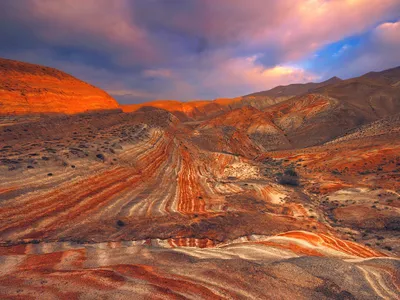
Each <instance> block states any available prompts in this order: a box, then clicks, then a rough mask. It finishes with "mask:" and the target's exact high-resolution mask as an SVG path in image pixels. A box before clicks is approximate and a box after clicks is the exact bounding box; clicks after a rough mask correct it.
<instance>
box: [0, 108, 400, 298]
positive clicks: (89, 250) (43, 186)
mask: <svg viewBox="0 0 400 300" xmlns="http://www.w3.org/2000/svg"><path fill="white" fill-rule="evenodd" d="M215 122H217V121H215ZM218 122H219V121H218ZM210 126H211V125H210V123H206V122H203V123H202V122H199V123H196V124H194V123H187V124H186V123H184V122H181V121H179V120H178V119H177V118H176V117H175V116H174V115H173V114H170V113H168V112H166V111H162V110H157V109H151V110H146V109H143V110H140V111H138V112H135V113H129V114H128V113H104V114H101V113H99V114H86V115H76V116H53V117H46V118H45V119H42V118H34V119H29V118H26V119H17V120H3V121H2V123H1V125H0V142H1V145H2V148H1V149H0V199H1V200H0V241H1V245H0V261H1V263H0V265H1V267H2V268H1V271H0V297H1V298H5V299H18V298H41V299H53V298H56V297H59V298H65V299H74V298H83V299H85V298H86V299H93V298H112V299H118V298H121V299H122V298H127V299H129V298H131V297H132V293H135V294H136V295H137V296H138V297H139V298H145V299H146V298H147V299H157V297H158V298H160V299H186V298H188V299H212V298H216V299H220V298H222V299H245V298H251V299H293V297H297V298H301V299H310V298H311V299H397V298H399V297H400V288H399V285H400V260H399V259H398V257H399V254H400V242H399V241H400V234H399V229H400V156H399V153H400V137H399V136H398V134H397V131H394V132H393V131H391V132H389V131H388V132H378V133H377V132H375V131H374V133H371V130H370V129H368V130H369V131H368V130H367V129H365V130H364V131H363V132H362V133H353V134H352V135H349V136H348V137H347V138H341V139H337V140H333V141H330V142H329V143H326V144H323V145H319V146H314V147H308V148H304V149H289V150H283V149H282V150H276V151H263V150H262V149H260V146H259V145H257V144H255V143H253V142H252V140H251V139H250V138H248V137H247V136H246V135H244V134H243V133H242V132H238V131H234V132H233V131H232V129H230V128H225V127H224V128H223V129H215V127H212V126H211V127H210ZM213 126H216V125H215V124H214V125H213ZM265 126H269V125H268V124H267V125H265ZM218 130H225V133H224V134H222V135H221V134H217V132H219V131H218ZM271 130H272V129H271ZM273 130H275V129H273ZM274 132H275V131H274ZM274 134H275V133H274ZM371 134H373V136H374V138H373V139H372V138H370V137H371ZM366 135H367V136H366ZM285 143H286V142H285ZM288 179H290V180H288Z"/></svg>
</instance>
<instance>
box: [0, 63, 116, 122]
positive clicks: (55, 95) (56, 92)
mask: <svg viewBox="0 0 400 300" xmlns="http://www.w3.org/2000/svg"><path fill="white" fill-rule="evenodd" d="M118 108H119V105H118V103H117V102H116V101H115V100H114V99H113V98H112V97H111V96H110V95H108V94H107V93H106V92H104V91H102V90H100V89H98V88H96V87H94V86H92V85H90V84H88V83H86V82H84V81H81V80H79V79H77V78H75V77H73V76H71V75H69V74H66V73H64V72H61V71H59V70H57V69H53V68H49V67H44V66H40V65H34V64H30V63H24V62H19V61H14V60H9V59H3V58H0V115H15V114H36V113H66V114H73V113H80V112H87V111H93V110H110V109H118Z"/></svg>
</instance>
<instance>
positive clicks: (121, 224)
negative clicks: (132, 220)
mask: <svg viewBox="0 0 400 300" xmlns="http://www.w3.org/2000/svg"><path fill="white" fill-rule="evenodd" d="M117 225H118V226H119V227H123V226H125V223H124V221H121V220H118V221H117Z"/></svg>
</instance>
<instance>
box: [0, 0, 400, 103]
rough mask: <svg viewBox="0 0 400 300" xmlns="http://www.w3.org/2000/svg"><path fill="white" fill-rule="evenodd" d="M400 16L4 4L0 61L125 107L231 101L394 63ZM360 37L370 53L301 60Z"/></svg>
mask: <svg viewBox="0 0 400 300" xmlns="http://www.w3.org/2000/svg"><path fill="white" fill-rule="evenodd" d="M399 17H400V1H398V0H270V1H265V0H252V1H251V5H249V2H248V1H244V0H218V1H215V0H187V1H181V0H168V1H164V0H152V1H140V0H114V1H108V0H85V1H83V0H79V1H78V0H59V1H50V0H24V1H2V2H0V55H2V56H5V57H9V58H15V59H22V60H28V61H30V62H33V63H42V64H46V65H50V66H53V67H57V68H61V69H62V70H65V71H67V72H70V73H72V74H73V75H74V76H76V77H79V78H82V79H83V80H86V81H89V82H90V83H93V84H95V85H97V86H100V87H101V88H103V89H106V90H108V91H112V92H114V94H115V96H116V97H119V99H122V100H120V101H124V102H128V101H131V100H130V99H134V100H132V101H140V100H141V99H143V100H149V98H150V97H155V98H164V99H165V98H171V99H185V100H187V99H193V98H215V97H224V96H226V97H230V96H239V95H243V94H248V93H251V92H254V91H258V90H265V89H268V88H271V87H273V86H275V85H279V84H289V83H293V82H305V81H312V80H319V79H321V77H323V76H325V75H326V74H327V73H330V72H333V71H335V72H338V73H336V74H333V75H341V76H343V75H344V77H346V75H347V74H345V73H346V72H347V73H348V74H351V75H353V74H357V72H360V71H361V70H364V69H366V68H377V67H378V66H381V67H386V66H388V67H389V66H390V64H396V61H398V59H399V57H398V55H397V53H398V52H400V51H397V52H396V51H395V50H396V49H397V50H398V49H399V45H398V35H399V31H400V30H399V28H398V23H396V22H392V23H391V22H388V20H394V19H398V18H399ZM354 35H366V36H367V38H366V40H364V41H363V43H361V44H362V45H364V46H362V48H363V49H360V48H359V47H358V48H357V47H354V45H349V46H348V47H347V45H342V46H343V48H342V49H340V50H339V49H337V50H336V52H337V53H335V54H334V53H330V55H329V58H328V57H324V59H326V63H324V64H321V65H322V66H327V68H329V70H322V69H318V68H314V69H311V70H310V69H307V67H306V66H307V63H303V62H304V61H306V60H309V61H311V60H312V59H313V58H315V59H317V58H318V56H315V53H316V51H317V50H319V49H321V48H323V47H325V46H326V45H329V44H332V43H335V42H338V41H340V40H343V39H344V38H346V37H351V36H354ZM321 59H322V58H321ZM333 63H335V64H339V63H340V66H333ZM344 65H346V67H342V66H344ZM362 66H364V67H362Z"/></svg>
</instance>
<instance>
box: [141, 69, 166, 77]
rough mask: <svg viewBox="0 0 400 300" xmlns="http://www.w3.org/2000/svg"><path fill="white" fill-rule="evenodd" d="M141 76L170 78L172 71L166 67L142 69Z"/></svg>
mask: <svg viewBox="0 0 400 300" xmlns="http://www.w3.org/2000/svg"><path fill="white" fill-rule="evenodd" d="M142 74H143V77H149V78H171V77H172V76H173V75H172V71H171V70H168V69H149V70H144V71H143V73H142Z"/></svg>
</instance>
